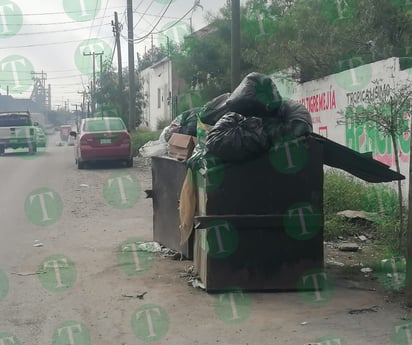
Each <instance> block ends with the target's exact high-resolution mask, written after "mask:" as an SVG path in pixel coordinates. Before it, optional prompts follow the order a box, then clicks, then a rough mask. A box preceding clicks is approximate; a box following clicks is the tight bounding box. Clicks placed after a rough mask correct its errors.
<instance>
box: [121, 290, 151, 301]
mask: <svg viewBox="0 0 412 345" xmlns="http://www.w3.org/2000/svg"><path fill="white" fill-rule="evenodd" d="M146 294H147V291H145V292H142V293H138V294H136V295H122V297H128V298H138V299H144V295H146Z"/></svg>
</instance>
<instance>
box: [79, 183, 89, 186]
mask: <svg viewBox="0 0 412 345" xmlns="http://www.w3.org/2000/svg"><path fill="white" fill-rule="evenodd" d="M80 187H89V185H88V184H85V183H82V184H81V185H80Z"/></svg>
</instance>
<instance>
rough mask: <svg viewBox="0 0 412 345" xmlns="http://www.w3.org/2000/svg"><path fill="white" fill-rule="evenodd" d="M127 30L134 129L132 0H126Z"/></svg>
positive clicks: (130, 101)
mask: <svg viewBox="0 0 412 345" xmlns="http://www.w3.org/2000/svg"><path fill="white" fill-rule="evenodd" d="M127 29H128V30H127V31H128V35H127V38H128V52H129V130H130V131H131V132H134V131H135V129H136V105H135V99H136V91H135V88H136V87H135V80H134V77H135V74H134V41H133V40H134V38H133V1H132V0H127Z"/></svg>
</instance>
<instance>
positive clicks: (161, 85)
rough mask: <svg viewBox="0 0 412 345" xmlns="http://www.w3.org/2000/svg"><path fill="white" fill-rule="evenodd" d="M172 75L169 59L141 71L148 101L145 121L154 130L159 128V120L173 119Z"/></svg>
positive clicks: (144, 115)
mask: <svg viewBox="0 0 412 345" xmlns="http://www.w3.org/2000/svg"><path fill="white" fill-rule="evenodd" d="M172 77H173V76H172V68H171V62H170V61H169V60H165V61H162V62H159V63H157V64H155V65H153V66H152V67H149V68H146V69H145V70H143V71H142V72H141V78H142V80H143V94H144V97H145V103H146V106H145V108H144V109H143V121H144V123H145V124H146V125H148V126H149V127H150V129H152V130H156V129H157V124H158V121H159V120H163V119H168V120H170V121H171V119H172V98H171V96H172V95H171V91H172Z"/></svg>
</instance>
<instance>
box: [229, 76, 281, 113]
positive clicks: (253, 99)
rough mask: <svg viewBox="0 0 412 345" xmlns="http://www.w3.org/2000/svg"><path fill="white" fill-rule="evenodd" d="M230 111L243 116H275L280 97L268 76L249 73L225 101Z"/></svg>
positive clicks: (279, 104)
mask: <svg viewBox="0 0 412 345" xmlns="http://www.w3.org/2000/svg"><path fill="white" fill-rule="evenodd" d="M226 104H227V106H228V108H229V110H230V111H233V112H236V113H239V114H242V115H244V116H258V117H271V116H275V115H276V112H277V110H278V109H279V107H280V106H281V104H282V97H281V96H280V94H279V91H278V89H277V87H276V85H275V84H274V82H273V81H272V79H271V78H270V77H269V76H266V75H264V74H261V73H257V72H252V73H249V74H248V75H247V76H246V77H245V78H244V79H243V80H242V82H241V83H240V84H239V86H238V87H237V88H236V89H235V90H234V91H233V93H232V94H231V95H230V97H229V99H228V100H227V102H226Z"/></svg>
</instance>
